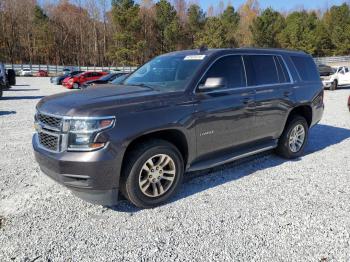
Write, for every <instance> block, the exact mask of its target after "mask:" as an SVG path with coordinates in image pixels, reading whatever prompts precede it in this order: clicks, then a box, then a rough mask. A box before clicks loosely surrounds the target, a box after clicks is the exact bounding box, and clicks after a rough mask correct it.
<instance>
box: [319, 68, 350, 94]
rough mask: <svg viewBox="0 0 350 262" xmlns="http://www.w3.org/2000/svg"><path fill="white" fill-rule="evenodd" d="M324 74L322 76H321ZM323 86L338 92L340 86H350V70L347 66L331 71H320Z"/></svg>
mask: <svg viewBox="0 0 350 262" xmlns="http://www.w3.org/2000/svg"><path fill="white" fill-rule="evenodd" d="M321 74H322V75H321ZM320 75H321V79H322V83H323V86H324V87H325V88H329V90H336V89H337V88H338V87H339V86H344V85H350V70H349V67H347V66H340V67H337V68H335V69H333V68H332V71H331V70H324V71H323V72H322V73H321V71H320Z"/></svg>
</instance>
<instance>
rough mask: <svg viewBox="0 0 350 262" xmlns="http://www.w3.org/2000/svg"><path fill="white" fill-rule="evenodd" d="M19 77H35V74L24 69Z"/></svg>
mask: <svg viewBox="0 0 350 262" xmlns="http://www.w3.org/2000/svg"><path fill="white" fill-rule="evenodd" d="M19 75H20V76H33V72H32V70H30V69H28V68H24V69H22V70H21V72H20V73H19Z"/></svg>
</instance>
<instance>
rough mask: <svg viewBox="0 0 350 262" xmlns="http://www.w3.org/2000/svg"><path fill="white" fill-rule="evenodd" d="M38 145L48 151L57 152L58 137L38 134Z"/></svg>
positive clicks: (42, 133)
mask: <svg viewBox="0 0 350 262" xmlns="http://www.w3.org/2000/svg"><path fill="white" fill-rule="evenodd" d="M38 137H39V142H40V144H41V145H42V146H43V147H45V148H46V149H48V150H51V151H58V144H59V139H58V136H55V135H51V134H48V133H44V132H40V133H38Z"/></svg>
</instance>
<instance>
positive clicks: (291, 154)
mask: <svg viewBox="0 0 350 262" xmlns="http://www.w3.org/2000/svg"><path fill="white" fill-rule="evenodd" d="M308 133H309V126H308V124H307V122H306V120H305V118H304V117H302V116H295V117H293V118H292V119H291V121H289V123H288V124H287V126H286V127H285V129H284V131H283V133H282V136H281V137H280V139H279V141H278V147H277V149H276V152H277V154H278V155H280V156H282V157H284V158H287V159H293V158H297V157H300V156H301V155H302V154H303V153H304V148H305V145H306V142H307V138H308Z"/></svg>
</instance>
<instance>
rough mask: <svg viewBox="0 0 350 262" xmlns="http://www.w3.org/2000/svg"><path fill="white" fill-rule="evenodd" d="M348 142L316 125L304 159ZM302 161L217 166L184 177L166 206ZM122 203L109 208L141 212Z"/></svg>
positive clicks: (342, 133)
mask: <svg viewBox="0 0 350 262" xmlns="http://www.w3.org/2000/svg"><path fill="white" fill-rule="evenodd" d="M348 138H350V129H345V128H340V127H334V126H329V125H321V124H320V125H316V126H315V127H313V128H312V129H311V130H310V136H309V141H308V145H307V147H306V149H305V155H309V154H312V153H315V152H317V151H321V150H323V149H325V148H327V147H329V146H332V145H335V144H338V143H341V142H342V141H344V140H346V139H348ZM302 158H303V157H301V158H298V159H294V160H286V159H283V158H281V157H278V156H277V155H275V154H273V151H268V152H265V153H260V154H257V155H255V156H250V157H247V158H244V159H241V160H238V161H235V162H232V163H230V164H226V165H222V166H218V167H215V168H211V169H207V170H202V171H197V172H192V173H186V174H185V183H184V184H183V185H182V188H181V189H180V191H179V193H178V194H177V195H176V196H175V197H174V198H173V199H172V200H171V201H170V202H169V203H173V202H176V201H178V200H180V199H183V198H187V197H189V196H191V195H195V194H197V193H200V192H202V191H206V190H208V189H209V188H214V187H217V186H220V185H223V184H225V183H228V182H231V181H234V180H238V179H240V178H242V177H245V176H249V175H251V174H253V173H255V172H257V171H259V170H264V169H268V168H271V167H276V166H279V165H281V164H283V163H285V162H287V161H301V160H302ZM120 200H122V201H121V202H120V204H119V205H118V206H113V207H109V208H110V209H112V210H114V211H118V212H127V213H130V214H131V215H132V213H135V212H138V211H140V210H141V209H139V208H137V207H135V206H133V205H132V204H130V203H129V202H127V201H123V200H124V199H123V198H122V199H120Z"/></svg>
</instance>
